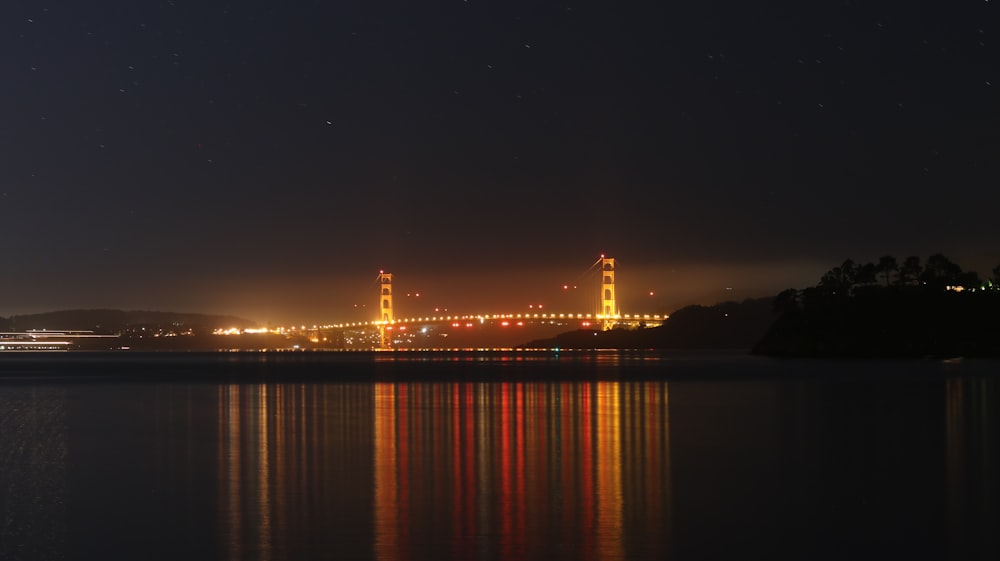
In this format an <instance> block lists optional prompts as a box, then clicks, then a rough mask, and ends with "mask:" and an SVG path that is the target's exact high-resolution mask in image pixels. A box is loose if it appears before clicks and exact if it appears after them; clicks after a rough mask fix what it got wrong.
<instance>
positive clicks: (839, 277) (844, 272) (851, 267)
mask: <svg viewBox="0 0 1000 561" xmlns="http://www.w3.org/2000/svg"><path fill="white" fill-rule="evenodd" d="M857 275H858V271H857V266H856V265H855V264H854V261H851V260H850V259H848V260H846V261H844V263H843V264H841V265H840V266H839V267H834V268H832V269H830V270H829V271H827V272H826V273H824V274H823V276H822V278H820V279H819V288H821V289H822V290H823V291H824V292H825V293H827V294H831V295H832V294H840V295H842V296H848V295H850V292H851V287H852V286H854V282H855V279H856V278H857Z"/></svg>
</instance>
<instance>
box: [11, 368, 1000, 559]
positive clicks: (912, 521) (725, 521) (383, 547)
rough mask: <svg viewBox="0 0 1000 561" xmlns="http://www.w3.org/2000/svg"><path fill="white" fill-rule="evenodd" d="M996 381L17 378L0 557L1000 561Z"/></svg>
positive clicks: (184, 375)
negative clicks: (943, 560) (881, 560)
mask: <svg viewBox="0 0 1000 561" xmlns="http://www.w3.org/2000/svg"><path fill="white" fill-rule="evenodd" d="M998 382H1000V362H995V361H964V362H960V363H957V364H955V363H941V362H926V361H836V362H829V361H807V360H801V361H800V360H794V361H793V360H780V361H778V360H770V359H764V358H754V357H745V356H740V355H694V354H670V353H668V354H663V355H626V354H615V353H604V354H581V355H565V354H564V355H561V356H558V358H557V355H554V354H544V353H543V354H534V355H504V354H485V355H476V354H462V355H454V354H407V355H402V356H395V355H386V354H376V355H343V354H335V355H309V356H303V355H266V356H260V355H226V356H222V355H137V356H132V355H117V356H104V355H100V356H96V355H95V356H91V355H62V356H58V357H45V356H40V355H32V356H26V355H20V356H19V357H14V358H11V357H10V356H0V501H2V502H0V559H3V560H5V561H6V560H12V559H32V560H35V559H232V560H257V559H260V560H285V559H379V560H386V561H395V560H414V561H421V560H448V559H456V560H458V559H461V560H464V559H485V560H506V559H541V560H546V561H550V560H556V559H584V560H587V559H593V560H610V561H614V560H625V559H629V560H631V559H657V560H659V559H752V558H771V559H948V558H951V559H966V558H981V559H997V558H1000V545H998V544H1000V540H998V537H997V536H998V534H1000V514H998V512H1000V494H998V487H1000V485H998V482H1000V456H998V452H1000V442H998V436H1000V435H998V430H1000V412H998V411H1000V410H998V407H1000V383H998Z"/></svg>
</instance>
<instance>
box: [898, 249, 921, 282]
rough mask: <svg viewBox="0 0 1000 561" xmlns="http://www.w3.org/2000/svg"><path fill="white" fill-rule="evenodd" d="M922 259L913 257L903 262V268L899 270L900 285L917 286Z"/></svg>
mask: <svg viewBox="0 0 1000 561" xmlns="http://www.w3.org/2000/svg"><path fill="white" fill-rule="evenodd" d="M921 270H922V269H921V267H920V258H919V257H917V256H916V255H911V256H909V257H907V258H906V259H905V260H904V261H903V266H902V267H900V268H899V284H902V285H907V284H915V283H916V282H917V281H918V280H920V272H921Z"/></svg>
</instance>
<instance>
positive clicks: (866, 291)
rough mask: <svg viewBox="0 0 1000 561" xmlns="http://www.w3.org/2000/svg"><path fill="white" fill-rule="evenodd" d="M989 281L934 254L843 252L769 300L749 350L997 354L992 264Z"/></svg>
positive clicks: (999, 276) (997, 297) (997, 301)
mask: <svg viewBox="0 0 1000 561" xmlns="http://www.w3.org/2000/svg"><path fill="white" fill-rule="evenodd" d="M993 275H994V277H993V279H992V280H981V279H980V278H979V275H978V274H976V273H974V272H968V271H963V270H962V269H961V267H959V266H958V265H956V264H954V263H952V262H951V261H949V260H948V258H946V257H945V256H943V255H941V254H935V255H931V256H930V257H929V258H927V260H926V262H925V263H924V264H921V260H920V258H919V257H916V256H911V257H907V258H906V259H905V260H904V261H903V262H902V263H901V264H900V263H898V262H897V261H896V259H895V258H894V257H892V256H889V255H887V256H884V257H882V258H881V259H880V260H879V262H878V263H877V264H874V263H867V264H855V263H854V262H853V261H851V260H850V259H848V260H847V261H845V262H844V263H843V264H842V265H840V266H839V267H834V268H833V269H831V270H830V271H828V272H827V273H826V274H824V275H823V277H822V278H821V279H820V282H819V284H818V285H816V286H813V287H809V288H806V289H804V290H794V289H789V290H786V291H784V292H782V293H781V294H779V295H778V296H777V297H776V298H775V301H774V306H775V308H776V309H778V310H780V311H781V315H780V317H779V318H778V320H777V321H776V322H775V323H774V325H772V326H771V328H770V329H769V330H768V332H767V335H766V336H765V337H764V338H763V339H762V340H761V341H760V343H758V344H757V345H756V347H755V348H754V352H755V353H757V354H764V355H774V356H859V357H862V356H863V357H900V356H930V357H958V356H1000V322H998V321H997V318H998V317H1000V290H998V282H1000V266H998V267H997V268H996V269H994V270H993Z"/></svg>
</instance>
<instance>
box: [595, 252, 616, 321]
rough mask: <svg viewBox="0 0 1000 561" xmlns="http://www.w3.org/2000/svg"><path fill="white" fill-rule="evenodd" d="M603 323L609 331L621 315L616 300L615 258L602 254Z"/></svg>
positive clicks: (601, 312)
mask: <svg viewBox="0 0 1000 561" xmlns="http://www.w3.org/2000/svg"><path fill="white" fill-rule="evenodd" d="M599 315H600V316H601V318H602V319H601V325H602V326H603V327H604V330H605V331H607V330H609V329H611V328H612V327H614V325H615V320H616V319H617V318H618V317H619V316H620V315H621V314H620V313H619V311H618V305H617V303H616V302H615V259H614V258H613V257H605V256H604V255H601V311H600V313H599Z"/></svg>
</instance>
